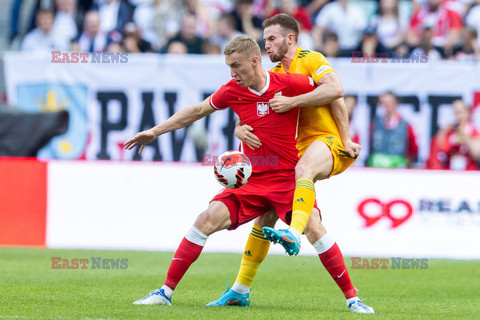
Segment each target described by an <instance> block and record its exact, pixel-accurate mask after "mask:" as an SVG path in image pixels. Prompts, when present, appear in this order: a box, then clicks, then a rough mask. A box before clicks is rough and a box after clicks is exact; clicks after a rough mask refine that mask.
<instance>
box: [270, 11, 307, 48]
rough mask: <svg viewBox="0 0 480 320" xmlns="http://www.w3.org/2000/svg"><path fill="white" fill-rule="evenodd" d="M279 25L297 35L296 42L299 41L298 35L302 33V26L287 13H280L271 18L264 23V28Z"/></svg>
mask: <svg viewBox="0 0 480 320" xmlns="http://www.w3.org/2000/svg"><path fill="white" fill-rule="evenodd" d="M276 24H278V25H279V26H280V27H282V29H283V30H284V31H285V33H286V31H291V32H293V34H294V35H295V41H298V34H299V33H300V25H299V24H298V21H297V20H295V19H294V18H292V17H291V16H289V15H288V14H286V13H279V14H276V15H274V16H273V17H271V18H268V19H267V20H265V21H263V27H264V28H266V27H270V26H273V25H276Z"/></svg>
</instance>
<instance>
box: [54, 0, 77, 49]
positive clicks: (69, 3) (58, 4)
mask: <svg viewBox="0 0 480 320" xmlns="http://www.w3.org/2000/svg"><path fill="white" fill-rule="evenodd" d="M55 8H56V9H57V12H56V14H55V20H54V22H53V33H55V34H57V35H59V36H62V37H64V38H66V39H68V40H69V41H71V40H72V39H75V38H76V37H77V36H78V32H79V26H80V25H81V24H80V23H81V21H82V20H83V16H81V15H80V14H79V13H78V12H77V0H55ZM77 23H78V24H77Z"/></svg>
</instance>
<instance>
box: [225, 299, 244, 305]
mask: <svg viewBox="0 0 480 320" xmlns="http://www.w3.org/2000/svg"><path fill="white" fill-rule="evenodd" d="M240 300H241V299H237V300H233V301H230V300H228V301H227V304H234V303H237V302H238V301H240Z"/></svg>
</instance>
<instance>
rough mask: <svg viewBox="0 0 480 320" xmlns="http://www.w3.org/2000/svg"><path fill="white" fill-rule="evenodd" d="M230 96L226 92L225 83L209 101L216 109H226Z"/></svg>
mask: <svg viewBox="0 0 480 320" xmlns="http://www.w3.org/2000/svg"><path fill="white" fill-rule="evenodd" d="M227 99H228V97H227V94H226V88H225V85H223V86H221V87H220V89H218V90H217V91H216V92H215V93H214V94H212V95H211V96H210V98H209V99H208V103H210V106H211V107H212V108H213V109H215V110H224V109H226V108H228V100H227Z"/></svg>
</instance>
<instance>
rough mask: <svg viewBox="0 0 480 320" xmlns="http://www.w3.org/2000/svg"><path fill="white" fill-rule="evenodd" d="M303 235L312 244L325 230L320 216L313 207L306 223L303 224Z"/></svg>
mask: <svg viewBox="0 0 480 320" xmlns="http://www.w3.org/2000/svg"><path fill="white" fill-rule="evenodd" d="M304 232H305V235H306V236H307V239H308V241H309V242H310V243H311V244H314V243H315V242H317V241H318V239H320V238H321V237H323V236H324V235H325V234H326V233H327V230H326V229H325V227H324V226H323V224H322V218H321V216H320V213H319V211H318V210H317V209H315V208H313V210H312V214H310V218H308V222H307V225H306V226H305V231H304Z"/></svg>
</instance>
